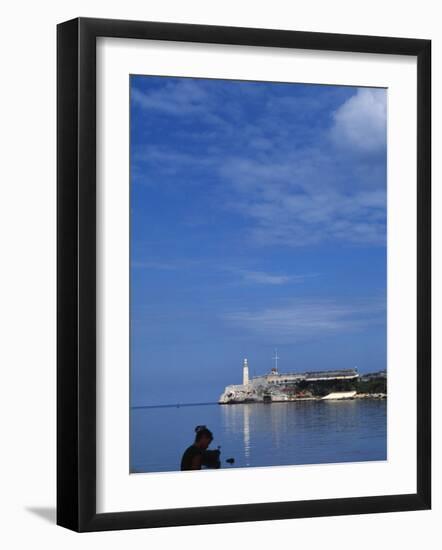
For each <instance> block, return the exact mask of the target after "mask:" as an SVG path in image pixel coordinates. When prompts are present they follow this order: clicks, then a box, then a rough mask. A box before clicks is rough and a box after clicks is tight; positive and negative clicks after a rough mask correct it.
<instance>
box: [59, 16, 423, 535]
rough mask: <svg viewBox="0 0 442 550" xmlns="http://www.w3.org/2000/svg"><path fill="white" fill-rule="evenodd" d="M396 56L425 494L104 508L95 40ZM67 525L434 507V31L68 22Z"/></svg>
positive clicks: (62, 186)
mask: <svg viewBox="0 0 442 550" xmlns="http://www.w3.org/2000/svg"><path fill="white" fill-rule="evenodd" d="M97 37H117V38H134V39H145V40H166V41H181V42H197V43H206V44H229V45H247V46H267V47H273V48H280V47H283V48H302V49H310V50H324V51H339V52H361V53H377V54H396V55H404V56H415V57H416V59H417V136H416V137H417V174H416V178H417V179H416V181H417V190H416V192H417V356H416V369H417V395H416V399H417V434H416V436H417V471H416V479H417V492H416V493H415V494H397V495H385V496H373V497H361V498H337V499H326V500H310V501H293V502H272V503H265V502H263V503H259V504H241V505H226V506H209V507H198V508H180V509H176V508H175V509H166V510H164V509H163V510H139V511H132V512H116V513H97V512H96V473H97V470H96V433H97V430H96V319H97V317H96V293H97V287H96V252H97V250H96V240H95V234H96V206H97V204H96V200H97V199H96V39H97ZM57 47H58V57H57V92H58V100H57V141H58V145H57V182H58V183H57V185H58V191H57V230H58V238H57V523H58V525H61V526H63V527H66V528H69V529H72V530H75V531H79V532H82V531H102V530H111V529H133V528H151V527H163V526H178V525H196V524H209V523H225V522H242V521H258V520H276V519H286V518H302V517H318V516H328V515H347V514H368V513H379V512H397V511H407V510H424V509H429V508H430V506H431V415H430V413H431V331H430V329H431V325H430V323H431V256H430V252H431V234H430V228H431V168H430V167H431V41H430V40H420V39H409V38H391V37H377V36H356V35H338V34H326V33H316V32H298V31H285V30H268V29H255V28H239V27H220V26H206V25H189V24H174V23H160V22H140V21H121V20H107V19H90V18H79V19H74V20H71V21H67V22H64V23H61V24H59V25H58V28H57Z"/></svg>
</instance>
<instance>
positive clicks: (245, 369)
mask: <svg viewBox="0 0 442 550" xmlns="http://www.w3.org/2000/svg"><path fill="white" fill-rule="evenodd" d="M242 383H243V385H244V386H247V385H248V383H249V365H248V363H247V359H244V363H243V366H242Z"/></svg>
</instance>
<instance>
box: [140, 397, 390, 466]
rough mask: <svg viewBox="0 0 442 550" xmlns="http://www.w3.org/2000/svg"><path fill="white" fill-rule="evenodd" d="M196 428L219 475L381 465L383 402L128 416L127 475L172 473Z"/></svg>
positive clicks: (250, 406) (206, 408)
mask: <svg viewBox="0 0 442 550" xmlns="http://www.w3.org/2000/svg"><path fill="white" fill-rule="evenodd" d="M198 424H206V425H207V426H208V427H209V428H210V429H211V430H212V431H213V433H214V437H215V439H214V441H213V444H212V447H216V446H217V445H221V451H222V459H223V465H222V467H223V468H224V467H236V468H238V467H247V466H277V465H289V464H323V463H333V462H348V461H351V462H355V461H365V460H385V459H386V458H387V452H386V443H387V441H386V428H387V426H386V402H385V401H376V400H364V401H363V400H360V401H358V400H350V401H341V402H337V401H323V402H317V401H306V402H297V403H296V402H294V403H272V404H262V403H248V404H242V405H241V404H238V405H218V404H213V405H201V406H198V405H196V406H189V407H180V408H175V407H168V408H155V409H133V410H132V411H131V471H137V472H140V471H143V472H152V471H173V470H178V469H179V461H180V458H181V454H182V452H183V450H184V449H185V448H186V447H187V446H188V445H189V444H190V443H192V440H193V437H194V431H193V430H194V427H195V426H196V425H198ZM229 457H234V458H235V464H234V465H233V466H229V465H228V464H226V463H225V459H226V458H229Z"/></svg>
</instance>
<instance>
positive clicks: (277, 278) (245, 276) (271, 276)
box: [233, 269, 317, 285]
mask: <svg viewBox="0 0 442 550" xmlns="http://www.w3.org/2000/svg"><path fill="white" fill-rule="evenodd" d="M233 271H234V272H235V273H237V274H238V275H240V276H241V277H242V280H243V282H245V283H252V284H260V285H285V284H288V283H295V284H297V283H303V282H304V281H305V280H306V279H309V278H311V277H315V276H316V275H317V274H316V273H315V274H307V275H282V274H275V273H266V272H264V271H250V270H246V269H237V270H233Z"/></svg>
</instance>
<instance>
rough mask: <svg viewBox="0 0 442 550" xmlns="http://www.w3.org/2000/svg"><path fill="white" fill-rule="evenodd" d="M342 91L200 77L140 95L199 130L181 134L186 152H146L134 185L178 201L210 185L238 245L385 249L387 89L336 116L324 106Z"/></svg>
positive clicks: (367, 94) (348, 102) (149, 106)
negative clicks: (172, 194)
mask: <svg viewBox="0 0 442 550" xmlns="http://www.w3.org/2000/svg"><path fill="white" fill-rule="evenodd" d="M335 88H336V89H335ZM335 88H333V89H330V92H328V94H325V95H324V96H317V97H316V96H314V97H313V96H311V95H304V96H303V95H302V94H301V95H299V94H298V95H297V94H293V96H292V95H290V94H289V93H288V91H289V89H288V88H284V93H283V94H279V95H278V94H277V93H273V94H272V96H270V97H269V96H267V95H266V94H262V95H261V94H260V88H259V87H256V86H255V87H251V86H244V85H240V84H238V85H237V86H235V85H227V86H226V85H223V84H222V83H216V82H211V81H202V80H201V81H199V80H192V79H182V80H178V79H172V80H170V81H169V80H165V82H164V84H163V85H162V86H159V87H152V88H150V89H147V90H145V91H140V90H137V89H136V88H135V89H134V90H133V94H134V95H133V99H134V102H135V103H136V104H137V105H139V106H141V107H142V108H143V109H145V110H149V111H157V112H159V113H167V114H171V115H173V116H179V117H183V116H188V117H190V119H191V120H197V121H198V125H199V126H198V131H196V130H195V128H193V130H192V132H193V133H192V132H190V133H189V132H187V130H185V129H183V127H182V126H181V131H182V132H184V134H183V136H185V138H186V139H181V138H180V139H179V141H178V142H177V143H179V145H177V144H175V145H174V146H172V147H171V146H170V144H168V146H167V148H166V147H165V146H164V145H152V144H151V143H146V144H145V145H144V146H141V147H140V149H139V150H138V151H137V152H135V154H134V157H133V158H134V163H133V177H134V179H135V180H136V181H139V182H144V183H148V184H149V185H161V186H162V187H163V188H165V187H166V186H169V187H170V186H173V188H174V189H176V192H177V193H179V192H180V188H181V189H182V191H181V192H186V193H187V192H188V191H187V189H188V187H189V186H192V188H194V187H197V186H198V185H200V186H204V190H205V192H206V193H207V190H209V192H210V194H211V200H213V202H214V203H215V202H216V207H217V208H218V207H220V208H223V209H224V210H229V211H230V212H232V213H234V214H236V215H237V216H239V217H240V218H242V221H243V222H244V223H242V224H241V225H242V227H241V233H239V234H238V237H239V238H241V237H242V238H243V239H248V240H249V241H250V242H252V243H254V244H255V245H258V246H269V245H278V246H289V247H303V246H312V245H316V244H321V243H324V242H325V243H331V242H343V243H351V244H353V245H355V244H356V245H364V246H385V242H386V189H385V179H386V154H385V153H386V150H385V148H386V91H385V90H377V89H358V90H357V91H355V92H354V93H353V95H352V96H350V97H348V95H347V96H346V99H343V100H342V101H341V103H340V105H338V107H336V99H335V106H334V108H333V109H334V110H333V109H331V108H330V104H329V103H327V101H321V99H323V98H325V97H328V96H330V97H334V98H336V97H338V96H337V94H338V92H339V93H342V90H339V87H335ZM252 92H253V93H252ZM245 96H246V97H247V101H244V97H245ZM250 104H253V105H254V109H255V111H252V112H253V115H254V116H251V115H250V113H249V112H248V111H247V109H249V106H250ZM324 105H325V106H324ZM312 112H314V113H317V118H315V117H312ZM307 114H308V115H309V120H312V119H314V120H318V122H315V124H314V125H313V126H315V127H314V128H312V127H311V126H312V125H311V124H307V123H306V122H305V121H303V120H304V118H305V116H306V115H307ZM319 121H321V122H319ZM178 126H179V125H178ZM312 136H313V137H312ZM330 139H331V141H332V144H334V146H332V145H331V143H330ZM373 153H376V155H377V156H376V158H373ZM152 173H153V174H155V176H156V177H155V178H154V177H148V176H143V174H152ZM184 183H185V185H184ZM218 209H219V208H218ZM202 212H203V211H202ZM258 278H259V277H257V279H258ZM263 280H264V279H263ZM274 281H275V282H274V283H269V284H283V282H276V281H278V279H274ZM279 281H283V280H281V279H279Z"/></svg>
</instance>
